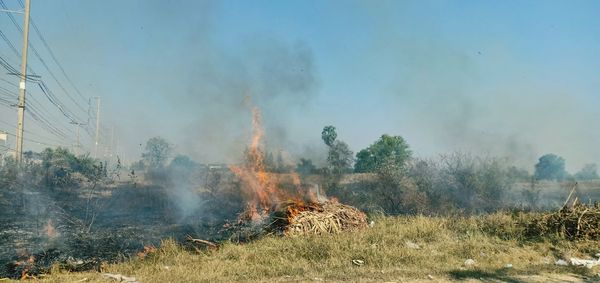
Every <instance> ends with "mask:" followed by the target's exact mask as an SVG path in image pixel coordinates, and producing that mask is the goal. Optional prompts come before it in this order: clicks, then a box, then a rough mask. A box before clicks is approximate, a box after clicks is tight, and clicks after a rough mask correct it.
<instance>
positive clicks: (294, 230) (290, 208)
mask: <svg viewBox="0 0 600 283" xmlns="http://www.w3.org/2000/svg"><path fill="white" fill-rule="evenodd" d="M272 219H273V221H272V222H271V224H270V225H269V227H267V228H268V229H269V230H272V231H276V232H280V233H282V234H284V235H309V234H315V235H320V234H327V233H339V232H341V231H346V230H358V229H362V228H365V227H367V216H366V215H365V214H364V213H363V212H361V211H359V210H358V209H356V208H354V207H352V206H348V205H344V204H341V203H337V202H324V203H302V202H288V203H283V204H280V205H279V207H278V209H276V210H275V212H274V213H273V215H272Z"/></svg>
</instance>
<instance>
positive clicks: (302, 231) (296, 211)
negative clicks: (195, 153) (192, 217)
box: [227, 108, 367, 241]
mask: <svg viewBox="0 0 600 283" xmlns="http://www.w3.org/2000/svg"><path fill="white" fill-rule="evenodd" d="M252 114H253V119H252V122H253V137H252V142H251V144H250V147H249V149H248V152H247V160H246V164H244V165H242V166H231V167H230V169H231V171H232V172H233V173H235V174H236V175H237V176H238V178H239V179H240V181H241V183H240V185H241V188H242V192H243V193H244V197H245V199H247V200H248V203H247V206H246V210H245V211H244V212H242V213H241V214H240V216H239V217H238V221H237V223H236V224H233V225H230V226H228V227H227V229H229V230H231V231H232V235H233V236H232V240H237V241H247V240H251V239H253V238H256V237H257V236H260V235H264V234H276V235H288V236H291V235H306V234H317V235H319V234H326V233H338V232H341V231H345V230H357V229H362V228H365V227H367V217H366V215H365V214H364V213H363V212H361V211H359V210H358V209H356V208H354V207H351V206H348V205H344V204H341V203H338V202H337V200H329V199H327V197H325V195H324V194H322V193H321V192H320V190H319V187H318V185H317V186H312V187H310V186H306V185H303V184H301V181H300V177H299V176H298V175H297V174H295V173H290V174H287V176H286V177H288V179H289V183H291V186H289V188H283V187H282V186H281V185H280V183H281V182H282V180H281V176H278V177H276V176H275V175H274V174H271V173H268V172H266V170H265V167H266V166H265V160H264V154H263V152H262V151H261V150H260V147H259V145H260V142H261V139H262V137H263V134H264V132H263V130H262V127H261V123H260V112H259V111H258V109H256V108H254V109H253V111H252Z"/></svg>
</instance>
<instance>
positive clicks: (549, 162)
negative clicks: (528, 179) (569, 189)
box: [534, 153, 567, 181]
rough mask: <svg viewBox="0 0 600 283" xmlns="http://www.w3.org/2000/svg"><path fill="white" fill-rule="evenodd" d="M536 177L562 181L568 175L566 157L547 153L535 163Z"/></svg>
mask: <svg viewBox="0 0 600 283" xmlns="http://www.w3.org/2000/svg"><path fill="white" fill-rule="evenodd" d="M534 176H535V178H536V179H538V180H556V181H562V180H563V179H564V178H565V177H566V176H567V171H566V170H565V159H564V158H562V157H560V156H558V155H555V154H551V153H550V154H545V155H543V156H542V157H540V159H539V160H538V163H537V164H535V174H534Z"/></svg>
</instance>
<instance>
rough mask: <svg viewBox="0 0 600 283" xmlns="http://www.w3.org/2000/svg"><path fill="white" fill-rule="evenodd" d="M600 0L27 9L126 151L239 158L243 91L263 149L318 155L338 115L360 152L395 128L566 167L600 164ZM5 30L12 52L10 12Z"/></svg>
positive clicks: (70, 2) (439, 142) (60, 2)
mask: <svg viewBox="0 0 600 283" xmlns="http://www.w3.org/2000/svg"><path fill="white" fill-rule="evenodd" d="M4 1H5V3H7V5H9V6H11V7H15V8H16V7H18V4H17V3H18V2H17V1H16V0H4ZM599 6H600V3H599V2H597V1H214V2H212V1H211V2H207V1H174V0H173V1H141V0H140V1H133V0H130V1H75V0H55V1H41V0H32V17H33V19H34V21H36V23H37V24H38V26H39V27H40V29H41V30H42V32H43V33H44V36H45V38H46V40H47V41H48V43H49V44H50V46H51V47H52V49H53V51H54V53H55V54H56V56H57V57H58V58H59V60H60V62H61V63H62V65H63V67H64V68H65V70H66V71H67V73H68V74H69V75H70V76H71V78H72V79H73V81H74V82H75V83H76V85H77V86H78V88H79V89H81V91H82V92H83V93H84V94H85V95H86V96H90V97H91V96H101V97H102V114H101V117H102V118H104V119H103V121H104V122H105V123H103V124H104V126H105V128H106V131H109V130H110V129H111V128H112V127H113V126H114V127H115V132H116V137H117V138H116V139H117V140H118V141H119V145H120V146H119V149H120V154H121V155H123V156H126V157H127V158H129V159H134V158H136V157H138V156H139V153H140V146H139V144H141V143H144V142H145V140H147V139H148V138H149V137H152V136H156V135H160V136H163V137H166V138H167V139H168V140H170V141H171V142H172V143H174V144H176V145H177V150H178V151H180V152H182V153H185V154H190V155H192V156H193V157H195V158H196V159H198V160H200V161H204V162H211V161H227V162H231V161H234V160H235V159H236V158H237V157H239V153H240V149H241V148H243V145H244V144H245V143H246V141H247V137H248V134H249V131H250V129H249V126H250V114H249V112H248V110H247V108H246V107H245V106H244V105H243V103H242V101H243V99H244V96H246V95H248V96H250V97H251V98H252V102H253V103H254V104H255V105H257V106H259V107H260V108H261V109H262V111H263V114H264V122H265V127H266V130H267V136H268V138H267V145H268V146H269V147H270V148H272V150H285V151H287V152H290V153H291V154H292V155H294V156H298V155H307V156H311V157H313V158H315V159H318V158H319V157H318V156H319V155H321V153H322V152H323V151H324V146H322V144H321V141H320V131H321V129H322V127H323V126H325V125H329V124H331V125H335V126H336V127H337V128H338V135H339V137H340V138H341V139H343V140H345V141H346V142H348V143H349V144H350V146H351V147H352V149H353V150H355V151H358V150H360V149H362V148H364V147H366V146H367V145H369V144H370V143H372V142H373V141H374V140H375V139H377V138H378V137H379V136H380V135H381V134H383V133H388V134H394V135H402V136H403V137H405V138H406V140H407V141H408V142H409V144H410V145H411V147H412V148H413V150H414V151H415V153H416V154H417V155H418V156H422V157H430V156H435V155H437V154H440V153H447V152H450V151H455V150H462V151H469V152H474V153H476V154H486V155H495V156H496V155H497V156H506V157H508V158H511V159H512V160H514V161H515V162H516V163H518V164H520V165H522V166H529V167H531V166H532V165H533V163H534V162H535V160H536V159H537V157H539V155H541V154H543V153H547V152H554V153H557V154H559V155H562V156H564V157H565V158H566V160H567V166H568V168H569V169H571V170H572V171H573V170H577V169H578V168H580V167H581V166H582V165H583V164H585V163H590V162H599V163H600V148H598V146H597V144H598V142H599V139H600V133H597V131H595V125H596V124H597V123H598V122H600V121H599V120H600V119H599V118H598V117H600V116H599V114H600V113H599V112H600V111H599V110H598V109H599V107H598V106H599V105H600V96H599V95H598V94H597V89H599V87H600V78H599V76H598V75H597V71H596V70H598V69H599V67H600V55H599V54H600V52H598V51H600V39H599V37H598V36H597V35H598V34H600V19H599V18H598V17H597V15H596V11H598V9H599V8H600V7H599ZM17 18H18V19H21V18H20V16H17ZM0 27H1V30H2V31H3V32H5V33H6V34H7V35H9V36H10V38H11V40H12V41H13V42H15V45H17V46H20V38H19V37H18V34H17V33H16V32H15V30H14V27H12V26H11V23H10V22H9V21H8V18H7V17H6V15H0ZM32 42H33V43H34V44H36V45H37V46H39V47H38V49H40V50H41V51H45V50H43V48H42V47H41V46H42V44H41V43H40V42H39V40H38V39H37V38H36V37H35V35H32ZM0 48H1V49H0V54H1V55H2V56H3V57H9V58H10V59H11V61H12V62H14V64H16V62H18V60H17V58H16V57H15V56H14V55H12V54H10V51H9V50H8V49H7V46H6V45H5V44H4V43H3V42H0ZM41 53H42V56H43V57H44V58H47V56H48V54H47V53H43V52H41ZM11 55H12V56H11ZM30 62H31V66H32V67H33V68H34V69H36V70H40V71H38V72H40V73H43V67H42V66H41V65H40V63H39V62H38V61H37V60H36V59H35V58H32V59H31V60H30ZM50 67H51V69H53V70H57V69H56V66H54V65H51V66H50ZM55 72H56V73H58V71H55ZM42 76H43V78H46V79H47V80H48V81H49V85H50V86H51V87H52V88H53V89H56V90H55V92H56V93H57V95H58V96H60V97H62V98H63V99H64V100H65V101H66V102H65V103H66V104H68V102H69V100H68V98H67V97H66V96H65V94H62V93H61V92H60V91H59V89H60V88H59V87H58V86H57V85H56V83H54V82H53V81H52V80H51V79H50V78H49V76H48V74H42ZM3 78H7V79H9V80H10V79H12V78H11V77H6V76H4V77H3ZM3 86H5V85H3ZM71 92H73V91H71ZM31 95H32V96H35V95H41V94H39V93H35V92H33V91H32V93H31ZM42 98H43V97H39V98H38V99H39V100H40V101H42ZM82 104H84V103H83V102H82ZM47 107H48V108H49V112H50V111H52V109H51V106H47ZM71 107H75V106H74V105H71ZM3 111H5V109H4V108H3ZM11 115H12V114H10V112H9V111H6V112H4V113H3V114H2V115H1V116H0V118H1V119H2V121H4V122H7V123H13V120H14V118H13V116H11ZM55 116H56V117H55V119H54V120H55V121H56V123H57V124H58V125H61V127H65V128H66V127H69V126H68V124H67V123H66V122H65V121H62V122H61V121H60V115H55ZM81 116H85V114H83V113H82V114H81ZM32 127H35V125H33V126H32ZM71 127H72V126H71ZM33 130H37V129H36V128H32V131H33ZM39 131H40V135H45V133H44V131H43V130H42V129H39ZM71 131H72V128H71ZM46 135H49V134H46ZM107 135H108V134H105V135H104V136H105V143H108V141H107V140H108V138H107V137H106V136H107ZM49 137H50V136H49ZM88 140H89V138H88ZM62 142H63V143H72V141H62ZM31 146H32V147H33V146H34V145H31Z"/></svg>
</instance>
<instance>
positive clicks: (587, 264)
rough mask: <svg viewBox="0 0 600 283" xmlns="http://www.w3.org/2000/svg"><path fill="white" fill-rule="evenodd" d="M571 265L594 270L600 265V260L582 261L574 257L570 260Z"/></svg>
mask: <svg viewBox="0 0 600 283" xmlns="http://www.w3.org/2000/svg"><path fill="white" fill-rule="evenodd" d="M570 261H571V265H573V266H585V267H587V268H589V269H591V268H593V267H594V266H596V265H600V259H597V260H596V259H580V258H576V257H572V258H571V259H570Z"/></svg>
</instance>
